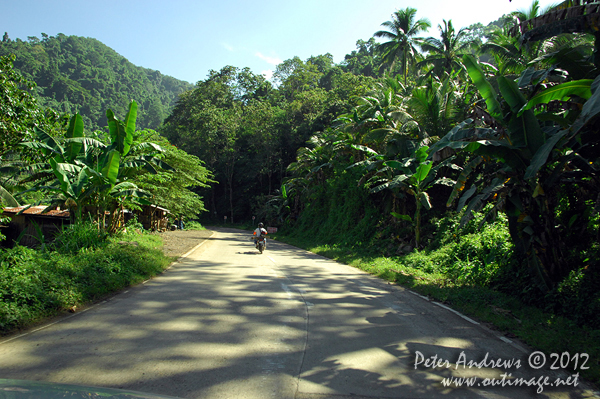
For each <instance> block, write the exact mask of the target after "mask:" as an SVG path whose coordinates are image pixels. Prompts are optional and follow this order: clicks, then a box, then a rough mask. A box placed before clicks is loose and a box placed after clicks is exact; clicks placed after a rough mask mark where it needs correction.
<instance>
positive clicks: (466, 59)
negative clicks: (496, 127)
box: [463, 55, 502, 121]
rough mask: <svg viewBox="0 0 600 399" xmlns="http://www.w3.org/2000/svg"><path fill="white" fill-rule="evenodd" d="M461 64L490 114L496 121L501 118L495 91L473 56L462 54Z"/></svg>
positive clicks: (500, 109)
mask: <svg viewBox="0 0 600 399" xmlns="http://www.w3.org/2000/svg"><path fill="white" fill-rule="evenodd" d="M463 64H464V65H465V67H466V68H467V73H468V74H469V77H470V78H471V81H472V82H473V84H474V85H475V87H477V90H478V91H479V94H481V97H483V99H484V100H485V104H486V105H487V109H488V112H489V113H490V115H491V116H492V117H493V118H495V119H496V120H498V121H500V120H502V108H501V107H500V103H499V102H498V96H497V94H496V91H495V90H494V88H493V87H492V85H491V84H490V82H488V81H487V79H486V78H485V74H484V73H483V70H482V69H481V67H480V66H479V64H478V63H477V61H476V60H475V58H473V56H471V55H464V56H463Z"/></svg>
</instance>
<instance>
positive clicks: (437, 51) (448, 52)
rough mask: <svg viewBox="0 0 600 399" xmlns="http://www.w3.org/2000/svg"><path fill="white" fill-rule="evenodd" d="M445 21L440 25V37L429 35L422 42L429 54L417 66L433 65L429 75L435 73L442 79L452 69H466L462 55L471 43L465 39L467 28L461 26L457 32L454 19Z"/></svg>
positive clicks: (422, 47)
mask: <svg viewBox="0 0 600 399" xmlns="http://www.w3.org/2000/svg"><path fill="white" fill-rule="evenodd" d="M443 23H444V26H443V27H442V25H438V29H439V31H440V39H436V38H434V37H428V38H427V39H425V41H424V42H423V43H422V44H421V49H422V50H423V51H426V52H428V53H429V54H428V55H427V57H426V58H425V59H424V60H423V61H421V62H419V63H418V64H417V66H425V65H432V66H433V68H432V69H431V70H430V71H429V73H428V75H431V74H435V75H437V76H438V77H440V78H441V79H443V76H444V75H449V74H451V73H452V71H465V67H464V65H463V64H462V55H463V54H464V53H466V52H467V50H468V49H469V45H470V43H469V42H467V41H466V40H464V38H465V36H466V34H467V29H466V28H461V29H460V30H458V32H457V31H456V30H454V26H452V20H449V21H447V22H446V20H443Z"/></svg>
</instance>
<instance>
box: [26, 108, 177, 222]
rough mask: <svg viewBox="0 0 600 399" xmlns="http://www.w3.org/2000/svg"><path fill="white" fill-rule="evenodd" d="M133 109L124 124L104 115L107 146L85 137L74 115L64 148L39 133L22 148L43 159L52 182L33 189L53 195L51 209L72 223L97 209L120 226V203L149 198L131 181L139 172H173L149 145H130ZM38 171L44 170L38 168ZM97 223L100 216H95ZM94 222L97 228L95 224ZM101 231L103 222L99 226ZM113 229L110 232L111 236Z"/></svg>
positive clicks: (159, 149)
mask: <svg viewBox="0 0 600 399" xmlns="http://www.w3.org/2000/svg"><path fill="white" fill-rule="evenodd" d="M136 116H137V104H136V103H135V102H133V101H132V102H131V104H130V105H129V111H128V112H127V115H126V117H125V121H120V120H118V119H116V118H115V116H114V114H113V112H112V111H111V110H108V111H107V119H108V127H109V137H110V140H111V142H110V144H109V145H106V144H104V143H102V142H100V141H98V140H95V139H92V138H89V137H85V135H84V131H83V121H82V119H81V116H80V115H78V114H76V115H74V116H73V117H72V118H71V120H70V123H69V128H68V129H67V133H66V135H65V139H64V141H63V144H61V143H60V142H59V141H58V140H57V139H55V138H53V137H51V136H50V135H48V134H46V133H45V132H43V131H41V130H37V131H36V134H37V138H38V140H37V141H34V142H28V143H24V144H23V145H25V146H27V147H29V148H33V149H38V150H40V151H42V153H43V154H44V155H45V156H46V157H48V162H47V164H46V171H47V172H50V176H52V179H51V180H50V181H49V184H48V182H45V183H44V184H38V185H37V186H36V187H35V188H36V189H42V190H45V191H47V192H51V193H54V194H56V196H55V197H54V198H52V200H51V201H52V204H51V205H50V207H52V206H55V205H57V204H60V203H62V204H65V205H66V206H67V207H68V208H69V209H70V210H71V213H72V214H73V217H74V220H75V221H80V220H82V212H83V210H84V208H85V207H86V206H90V207H92V208H96V209H97V212H96V213H97V215H104V214H105V211H106V210H109V212H110V214H111V220H113V221H115V220H119V219H120V217H121V210H122V209H123V204H124V202H125V201H132V202H133V203H138V204H143V203H146V202H147V201H145V199H144V198H145V197H147V196H148V194H147V193H145V192H144V191H143V190H141V189H139V188H138V187H137V185H135V184H134V183H133V182H132V181H131V180H132V178H133V177H134V176H135V174H136V173H139V171H140V170H142V169H144V170H146V171H148V172H150V173H156V172H157V168H162V169H172V168H171V167H170V166H169V165H167V164H165V163H164V162H162V161H161V160H160V159H158V158H157V157H156V155H157V154H158V153H160V152H161V151H162V149H161V148H160V146H158V145H156V144H153V143H140V144H137V145H133V142H134V132H135V120H136ZM39 169H41V170H42V171H43V167H42V168H39ZM98 217H100V216H98ZM98 222H101V221H100V220H98ZM101 224H102V225H105V223H104V219H103V221H102V223H101ZM115 228H116V224H114V223H113V224H111V226H110V228H109V230H111V231H114V230H115Z"/></svg>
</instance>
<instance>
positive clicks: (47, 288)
mask: <svg viewBox="0 0 600 399" xmlns="http://www.w3.org/2000/svg"><path fill="white" fill-rule="evenodd" d="M42 241H43V240H42ZM42 244H43V245H41V246H40V247H39V248H37V249H31V248H26V247H22V246H15V247H14V248H12V249H0V335H4V334H8V333H11V332H14V331H16V330H18V329H22V328H26V327H30V326H32V325H33V324H35V323H38V322H40V321H43V320H44V319H46V318H48V317H51V316H56V315H58V314H60V313H62V312H66V311H69V310H71V311H75V310H76V309H77V307H79V308H81V307H83V306H86V305H89V304H91V303H94V302H96V301H98V300H100V299H102V298H104V297H107V296H108V295H110V294H113V293H115V292H117V291H119V290H121V289H123V288H125V287H127V286H130V285H134V284H137V283H140V282H142V281H144V280H146V279H148V278H150V277H152V276H155V275H157V274H160V273H161V272H162V271H163V270H164V269H165V268H166V267H168V265H169V264H170V263H171V262H172V261H173V260H174V259H173V258H170V257H167V256H165V255H164V254H163V252H162V249H161V248H162V239H161V238H160V236H158V235H155V234H149V233H139V230H136V229H133V228H131V229H129V233H121V234H119V235H117V236H113V237H108V236H106V235H103V234H99V232H98V230H97V228H96V227H95V226H93V225H92V224H82V225H79V226H77V227H76V228H65V229H64V230H63V232H62V233H61V234H59V235H58V237H57V239H56V240H55V241H54V242H53V243H51V244H45V243H42Z"/></svg>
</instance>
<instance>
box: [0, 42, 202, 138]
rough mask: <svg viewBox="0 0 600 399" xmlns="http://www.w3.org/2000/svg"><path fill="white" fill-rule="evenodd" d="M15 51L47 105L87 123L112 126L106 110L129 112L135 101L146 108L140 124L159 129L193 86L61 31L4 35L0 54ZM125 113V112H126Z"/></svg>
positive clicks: (21, 68) (17, 63)
mask: <svg viewBox="0 0 600 399" xmlns="http://www.w3.org/2000/svg"><path fill="white" fill-rule="evenodd" d="M8 54H14V55H15V56H16V60H15V62H14V67H15V69H16V70H18V71H19V72H20V73H21V74H22V75H23V76H24V77H26V78H27V79H28V80H30V81H33V82H35V83H36V84H37V88H36V89H35V94H36V97H37V99H38V102H39V104H40V105H41V106H42V107H50V108H52V109H54V110H56V111H59V112H60V111H63V112H66V113H69V114H72V113H75V112H79V113H80V114H81V115H82V117H83V119H84V123H85V126H86V127H88V128H90V129H91V130H96V129H100V128H102V127H104V126H105V125H106V114H105V112H106V110H107V109H114V110H125V109H127V106H128V104H129V102H130V101H131V100H132V99H133V100H135V101H136V102H137V103H138V104H139V106H140V113H139V117H138V124H139V127H140V128H142V129H143V128H150V129H156V128H157V127H158V126H159V125H160V124H161V123H162V121H163V119H164V118H165V117H167V116H168V115H169V113H170V112H171V109H172V108H173V106H174V105H175V102H176V100H177V97H178V95H179V94H181V93H182V92H184V91H186V90H189V89H191V88H192V87H193V86H192V85H191V84H189V83H188V82H184V81H181V80H177V79H175V78H173V77H170V76H166V75H163V74H161V73H160V72H159V71H154V70H151V69H146V68H142V67H138V66H135V65H133V64H132V63H131V62H129V61H128V60H127V59H126V58H124V57H123V56H121V55H119V54H118V53H117V52H115V51H114V50H113V49H111V48H110V47H108V46H106V45H105V44H103V43H101V42H99V41H98V40H96V39H92V38H85V37H79V36H66V35H64V34H62V33H59V34H58V35H56V36H48V35H46V34H44V33H42V39H39V38H37V37H32V36H30V37H28V40H27V41H23V40H21V39H16V40H11V39H10V37H9V34H8V33H5V34H4V37H3V39H2V42H1V43H0V55H8ZM120 116H122V115H120Z"/></svg>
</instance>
